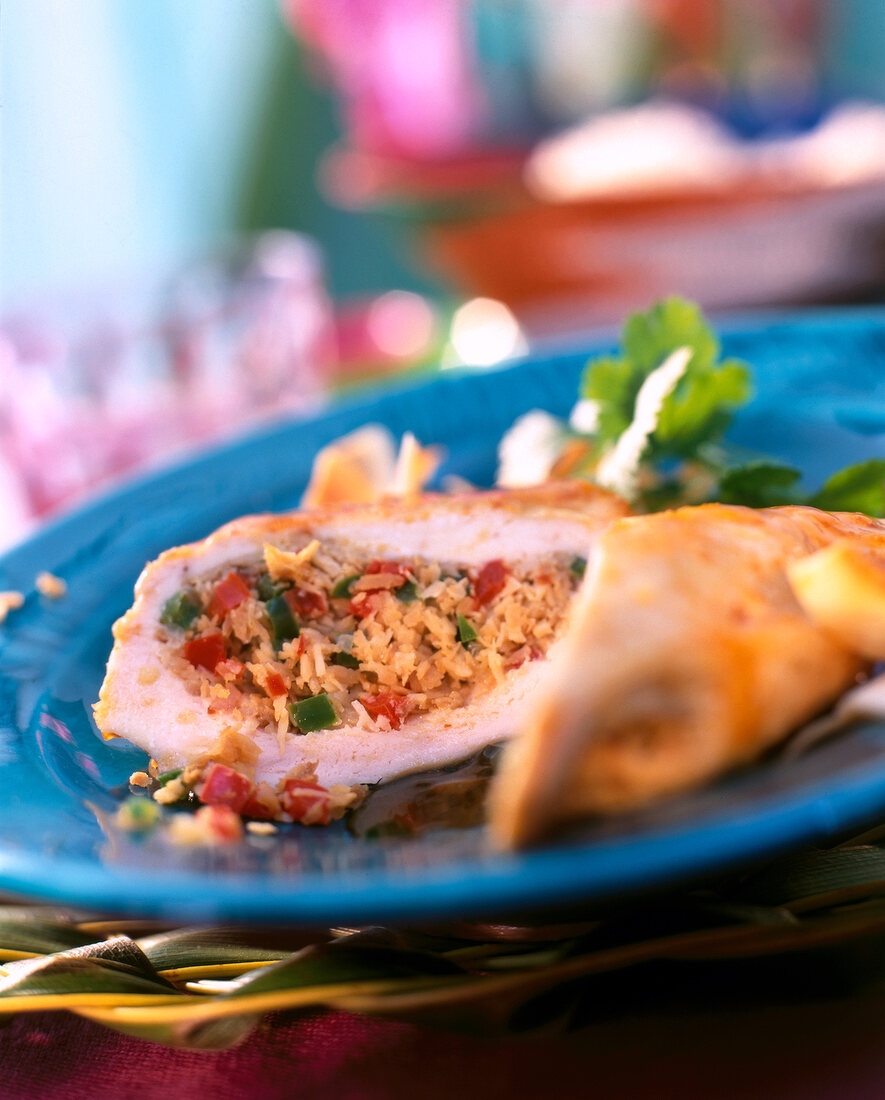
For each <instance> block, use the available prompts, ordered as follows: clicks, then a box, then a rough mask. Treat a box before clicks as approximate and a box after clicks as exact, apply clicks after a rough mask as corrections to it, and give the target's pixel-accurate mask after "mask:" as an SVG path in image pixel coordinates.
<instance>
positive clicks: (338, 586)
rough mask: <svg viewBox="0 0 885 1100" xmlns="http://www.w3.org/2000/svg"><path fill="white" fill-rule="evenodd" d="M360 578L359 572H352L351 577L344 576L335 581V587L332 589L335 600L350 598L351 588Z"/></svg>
mask: <svg viewBox="0 0 885 1100" xmlns="http://www.w3.org/2000/svg"><path fill="white" fill-rule="evenodd" d="M359 579H360V574H359V573H352V574H351V575H350V576H349V577H342V578H341V580H340V581H336V582H335V587H334V588H333V589H332V599H333V600H349V599H350V589H351V587H352V585H353V582H354V581H358V580H359Z"/></svg>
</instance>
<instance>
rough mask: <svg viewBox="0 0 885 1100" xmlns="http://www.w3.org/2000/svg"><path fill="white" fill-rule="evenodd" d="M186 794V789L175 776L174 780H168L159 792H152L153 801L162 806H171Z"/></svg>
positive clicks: (179, 778)
mask: <svg viewBox="0 0 885 1100" xmlns="http://www.w3.org/2000/svg"><path fill="white" fill-rule="evenodd" d="M186 794H187V787H186V786H185V785H184V783H182V781H181V777H180V776H177V777H176V778H175V779H170V780H169V782H168V783H165V784H164V785H163V786H162V787H160V789H159V790H157V791H154V801H155V802H159V803H160V804H161V805H162V806H171V805H173V804H174V803H175V802H180V801H181V800H182V798H184V796H185V795H186Z"/></svg>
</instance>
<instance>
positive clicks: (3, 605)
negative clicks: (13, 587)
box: [0, 592, 25, 623]
mask: <svg viewBox="0 0 885 1100" xmlns="http://www.w3.org/2000/svg"><path fill="white" fill-rule="evenodd" d="M24 602H25V597H24V595H23V594H22V593H21V592H0V623H2V622H3V621H4V620H5V619H6V616H7V615H8V614H9V612H10V611H16V610H17V609H18V608H20V607H21V605H22V604H23V603H24Z"/></svg>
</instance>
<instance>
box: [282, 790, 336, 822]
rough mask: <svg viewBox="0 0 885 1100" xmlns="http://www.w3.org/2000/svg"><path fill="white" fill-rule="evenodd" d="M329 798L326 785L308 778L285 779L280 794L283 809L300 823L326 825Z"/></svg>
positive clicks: (329, 818)
mask: <svg viewBox="0 0 885 1100" xmlns="http://www.w3.org/2000/svg"><path fill="white" fill-rule="evenodd" d="M331 800H332V796H331V795H330V794H329V791H328V789H327V788H326V787H321V786H320V785H319V783H312V782H311V781H310V780H309V779H287V780H286V782H285V783H284V784H283V790H282V792H281V794H280V803H281V805H282V807H283V809H284V810H285V811H286V813H287V814H288V815H289V816H290V817H291V818H292V820H293V821H300V822H301V824H302V825H328V824H329V822H330V820H331V816H330V814H329V805H330V803H331Z"/></svg>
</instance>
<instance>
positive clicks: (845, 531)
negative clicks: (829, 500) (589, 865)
mask: <svg viewBox="0 0 885 1100" xmlns="http://www.w3.org/2000/svg"><path fill="white" fill-rule="evenodd" d="M844 538H848V539H850V540H852V542H853V543H854V544H856V545H858V546H862V547H865V548H866V549H867V550H868V551H871V552H875V553H876V554H877V555H878V556H880V557H881V556H882V555H883V553H885V524H883V522H881V521H877V520H873V519H869V518H867V517H866V516H862V515H855V514H851V515H848V514H829V513H826V512H820V511H817V510H816V509H813V508H802V507H784V508H771V509H765V510H762V511H754V510H751V509H748V508H740V507H729V506H725V505H718V504H710V505H704V506H701V507H697V508H681V509H677V510H675V511H672V512H664V513H660V514H657V515H649V516H640V517H635V518H628V519H623V520H620V521H618V522H617V523H615V524H613V525H612V526H610V527H609V528H608V530H607V531H606V532H605V533H604V534H603V535H602V537H601V539H600V540H599V542H598V544H597V546H596V549H595V552H594V554H593V558H592V562H591V565H590V566H588V572H587V581H586V585H585V587H584V589H583V591H582V592H581V594H580V595H579V597H578V598H577V600H576V602H575V607H574V609H573V613H572V619H571V625H570V629H569V633H568V635H567V637H566V638H565V639H564V641H563V643H562V645H561V647H560V648H559V650H558V652H557V659H556V661H554V662H551V663H550V664H549V667H548V669H547V674H546V676H545V678H544V681H543V684H542V685H541V686H540V688H539V691H538V693H537V695H536V697H535V705H533V707H532V708H530V710H529V711H528V713H527V717H526V720H525V722H524V723H523V724H522V728H521V730H520V732H519V736H518V737H517V739H516V740H515V741H514V743H512V744H511V745H509V746H508V748H507V750H506V751H505V754H504V761H503V767H502V770H501V773H500V774H499V775H498V776H497V778H496V780H495V784H494V786H493V790H492V799H491V825H492V831H493V835H494V836H495V838H496V840H497V842H498V844H499V845H501V846H504V847H515V846H519V845H522V844H525V843H528V842H530V841H532V840H535V839H537V838H539V837H540V836H542V835H543V834H545V833H547V832H549V831H550V830H551V829H552V828H553V827H555V826H556V825H558V824H561V823H562V822H564V821H566V820H569V819H571V818H576V817H581V816H585V815H587V814H598V813H610V812H615V811H621V810H629V809H634V808H637V807H640V806H643V805H645V804H647V803H649V802H651V801H653V800H655V799H657V798H660V797H662V796H665V795H668V794H671V793H673V792H677V791H681V790H685V789H687V788H689V787H693V786H696V785H698V784H701V783H703V782H705V781H707V780H709V779H710V778H712V777H714V776H716V775H719V774H720V773H722V772H723V771H725V770H726V769H727V768H730V767H733V766H736V765H739V764H742V763H746V762H747V761H749V760H751V759H753V758H754V757H756V756H758V755H759V754H760V753H762V752H763V751H764V750H765V749H767V748H769V747H770V746H771V745H773V744H774V743H775V742H777V741H778V740H779V739H781V738H783V737H784V736H785V735H786V734H788V733H789V732H790V731H792V730H794V729H795V728H796V727H797V726H799V725H800V724H801V723H803V722H806V721H807V720H808V719H810V718H811V717H813V716H814V715H815V714H816V713H818V712H819V711H820V710H821V709H822V708H825V707H826V706H828V705H829V704H830V703H832V702H833V701H834V699H836V697H837V696H839V695H840V694H841V693H842V692H843V691H844V690H845V689H846V688H847V687H849V686H850V685H851V684H852V683H853V682H854V680H855V678H856V677H857V675H858V673H860V672H861V671H862V670H863V668H864V667H865V662H864V659H863V657H862V656H860V655H859V650H858V649H857V647H855V646H853V645H852V644H851V643H850V641H848V642H847V641H846V640H845V638H844V637H843V636H840V635H839V634H837V633H835V632H833V631H832V630H830V629H829V628H828V626H827V624H826V622H820V621H818V620H817V619H816V618H815V617H813V616H812V614H810V613H809V612H808V610H807V609H805V608H803V606H802V605H801V604H800V602H799V600H798V599H797V596H796V594H795V592H794V590H793V587H792V586H791V581H790V577H789V573H790V571H791V566H793V565H794V564H795V563H796V562H798V561H801V560H802V559H804V558H807V557H808V556H809V555H812V554H814V553H815V552H816V551H819V550H820V549H821V548H822V547H826V546H828V545H830V544H831V543H833V542H834V541H835V540H838V539H844Z"/></svg>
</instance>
